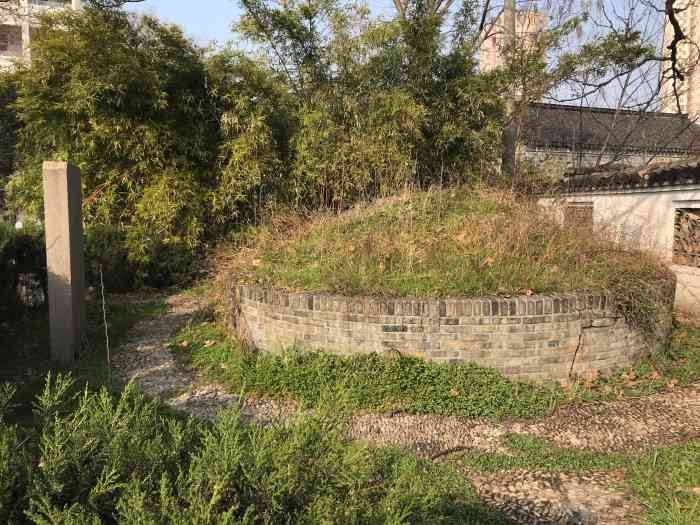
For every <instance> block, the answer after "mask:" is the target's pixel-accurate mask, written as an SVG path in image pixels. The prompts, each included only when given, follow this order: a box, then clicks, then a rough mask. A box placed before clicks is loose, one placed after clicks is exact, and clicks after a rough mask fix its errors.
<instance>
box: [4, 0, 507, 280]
mask: <svg viewBox="0 0 700 525" xmlns="http://www.w3.org/2000/svg"><path fill="white" fill-rule="evenodd" d="M243 7H244V16H243V17H242V19H241V21H240V24H239V25H238V26H237V30H238V32H239V33H240V35H241V36H242V37H243V38H245V39H247V40H248V41H249V43H250V44H251V45H250V48H251V49H255V53H250V54H249V55H246V54H244V53H243V52H238V51H234V50H227V51H222V52H218V53H208V52H206V50H203V49H200V48H197V47H196V46H195V45H194V44H193V43H192V42H190V41H189V40H187V39H186V38H185V37H184V36H183V35H182V32H181V31H180V29H178V28H177V27H174V26H169V25H165V24H162V23H160V22H158V21H157V20H155V19H153V18H150V17H142V18H139V19H130V18H129V16H128V15H127V14H126V13H124V12H122V11H120V10H118V9H116V10H115V9H97V8H91V7H87V8H86V9H84V10H82V11H80V12H71V11H67V12H63V13H56V14H53V15H47V16H45V17H43V18H42V23H41V27H40V28H39V30H37V32H36V37H35V38H34V40H33V44H32V65H31V67H26V68H20V69H18V70H17V71H16V72H15V73H12V74H3V75H2V79H0V93H3V94H4V93H8V97H9V98H8V97H5V98H7V100H8V101H10V100H12V99H14V102H13V103H12V104H10V105H9V106H7V105H6V107H7V108H9V109H10V110H11V111H9V112H8V111H7V110H5V109H4V110H3V111H4V113H3V116H2V117H0V118H5V116H7V118H11V117H12V116H13V115H15V114H16V120H17V125H18V127H19V137H18V139H19V144H18V147H17V155H16V156H17V163H16V170H15V175H14V176H13V177H12V179H11V180H10V182H9V183H8V184H7V197H8V204H9V207H10V209H12V210H20V209H21V210H24V211H25V212H29V213H33V214H34V215H35V216H38V217H40V216H41V213H40V210H41V205H42V195H41V191H40V190H41V184H40V169H41V162H42V161H43V160H45V159H59V160H63V159H67V160H70V161H71V162H73V163H74V164H77V165H78V166H79V167H80V168H81V170H82V174H83V181H84V182H83V184H84V193H85V202H84V215H85V221H86V230H87V234H88V238H91V239H94V240H95V245H96V246H97V247H103V246H105V245H107V244H108V245H109V247H110V249H109V250H102V251H101V250H99V248H96V250H95V251H96V253H98V254H99V257H98V258H99V259H100V262H101V263H102V264H103V265H105V267H106V268H107V269H108V272H107V273H108V274H110V275H111V274H112V270H115V272H122V273H123V269H124V268H128V269H129V273H131V274H133V275H134V278H133V279H132V280H131V281H132V282H129V279H126V278H125V277H123V276H122V277H120V278H119V279H117V283H116V284H117V285H118V286H119V287H128V286H131V285H133V284H144V283H145V284H149V285H157V286H160V285H163V284H168V283H172V282H175V281H180V280H182V278H183V277H184V276H186V275H188V274H189V273H190V272H191V271H192V266H193V259H194V257H195V256H196V255H197V254H198V253H201V251H202V250H203V249H204V248H205V247H206V245H207V243H208V242H210V241H211V240H212V239H216V238H217V237H218V235H220V234H221V233H223V232H226V231H229V230H230V229H232V228H236V227H238V226H239V225H241V224H245V223H248V222H255V221H256V220H257V219H258V218H259V216H260V214H261V213H262V212H263V210H265V209H267V208H269V207H270V206H274V203H275V202H278V203H283V204H285V205H292V206H295V207H302V208H305V207H314V208H315V207H319V206H322V207H326V206H327V207H332V208H336V209H342V208H344V207H347V206H348V205H350V204H352V203H353V202H355V201H357V200H358V199H366V198H372V197H374V196H378V195H387V194H391V193H393V192H395V191H397V190H398V189H401V188H404V187H406V186H412V185H418V186H421V185H425V184H431V183H444V184H447V183H459V182H465V181H467V180H471V179H473V178H474V177H475V176H476V175H475V173H476V171H477V169H478V171H479V172H481V175H479V177H481V178H483V177H486V176H487V175H488V174H489V173H492V169H491V167H492V165H491V160H493V159H494V158H495V156H494V155H495V153H494V152H495V145H496V144H497V142H498V141H497V136H498V129H499V127H498V121H499V118H500V117H499V115H500V102H499V101H498V98H497V97H496V94H495V93H494V91H493V90H492V89H489V88H488V87H487V85H486V84H485V82H484V79H482V78H481V77H479V76H478V75H477V73H476V69H475V61H474V59H473V50H471V49H467V48H466V47H465V46H464V45H461V44H457V43H455V44H454V45H452V44H450V45H448V42H444V41H442V40H441V39H442V37H441V36H440V27H441V26H442V24H443V21H441V20H435V21H433V22H431V23H432V24H433V25H434V26H435V27H433V29H432V33H431V34H430V35H426V38H428V39H429V40H430V42H431V44H430V45H429V48H428V49H425V50H423V51H421V52H424V53H428V54H427V55H426V56H425V57H424V58H425V59H426V60H427V62H425V63H424V64H423V66H421V67H424V68H425V67H427V68H428V69H427V70H426V71H427V72H428V73H429V74H425V75H422V77H421V78H423V81H421V83H420V85H419V84H417V83H416V78H417V77H416V76H415V75H414V73H415V71H414V70H415V67H417V66H416V65H415V64H412V63H407V62H405V61H404V60H403V59H402V57H405V56H406V55H408V54H411V53H414V52H417V51H416V50H415V49H413V48H414V47H415V45H417V44H416V43H415V42H413V41H412V40H411V39H410V38H408V37H407V35H408V34H409V33H410V31H411V27H413V26H412V25H411V24H413V23H414V22H411V23H409V22H406V23H407V24H408V25H405V24H404V25H402V24H399V23H398V22H396V21H392V22H387V21H381V20H376V19H373V18H372V17H370V15H369V12H368V10H367V9H366V8H365V7H363V6H360V5H355V4H353V3H338V2H328V1H325V0H313V1H311V2H305V3H304V4H298V5H297V4H296V3H293V2H291V3H288V4H285V6H284V7H281V6H277V5H276V4H275V5H273V4H271V3H266V2H262V1H257V0H256V1H248V0H246V1H245V2H243ZM418 23H419V21H418V20H416V21H415V24H418ZM420 23H422V22H420ZM459 31H462V32H464V31H468V28H467V27H466V26H465V27H463V28H461V29H460V30H459ZM455 42H456V41H455ZM425 43H426V42H425V41H422V42H421V45H423V44H425ZM438 43H440V44H439V45H438ZM105 49H109V53H105V52H104V50H105ZM261 57H267V58H261ZM272 57H274V58H272ZM426 79H430V80H429V81H428V80H426ZM55 86H62V88H61V89H60V90H56V89H55ZM0 96H3V97H4V95H0ZM6 114H7V115H6ZM455 114H459V115H460V117H461V118H462V119H463V124H462V125H459V126H455V125H454V116H455Z"/></svg>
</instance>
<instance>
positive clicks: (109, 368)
mask: <svg viewBox="0 0 700 525" xmlns="http://www.w3.org/2000/svg"><path fill="white" fill-rule="evenodd" d="M100 287H101V289H102V322H103V324H104V327H105V344H106V345H107V386H108V387H109V388H110V390H111V388H112V362H111V358H110V353H109V330H107V304H106V302H105V283H104V280H103V279H102V265H101V264H100Z"/></svg>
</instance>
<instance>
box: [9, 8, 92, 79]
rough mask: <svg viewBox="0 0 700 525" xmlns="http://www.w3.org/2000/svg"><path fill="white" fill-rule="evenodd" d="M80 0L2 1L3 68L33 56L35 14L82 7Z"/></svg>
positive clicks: (28, 59)
mask: <svg viewBox="0 0 700 525" xmlns="http://www.w3.org/2000/svg"><path fill="white" fill-rule="evenodd" d="M80 7H81V0H66V1H61V0H9V1H6V2H0V70H2V69H8V68H12V67H13V66H14V64H15V62H17V61H22V60H26V61H30V60H31V43H32V35H33V33H34V27H35V25H36V17H37V15H38V14H41V13H43V12H45V11H47V10H53V9H67V8H68V9H80Z"/></svg>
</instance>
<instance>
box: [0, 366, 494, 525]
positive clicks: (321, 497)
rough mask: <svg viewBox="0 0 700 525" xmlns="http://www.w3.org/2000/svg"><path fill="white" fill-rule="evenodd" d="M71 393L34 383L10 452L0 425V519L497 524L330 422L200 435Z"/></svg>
mask: <svg viewBox="0 0 700 525" xmlns="http://www.w3.org/2000/svg"><path fill="white" fill-rule="evenodd" d="M71 391H72V385H71V382H70V380H68V379H66V378H63V377H61V376H58V377H57V378H55V379H52V378H51V377H49V378H48V379H47V383H46V387H45V390H44V392H43V394H42V395H41V396H40V397H39V398H38V399H37V402H36V408H35V417H36V420H37V421H36V423H37V428H36V430H35V431H34V430H29V431H27V436H26V437H25V441H24V442H22V447H21V449H19V451H18V452H19V453H15V449H17V448H18V447H17V445H18V439H17V435H18V432H19V430H18V429H17V428H12V427H9V426H7V425H5V424H4V423H2V420H0V458H2V459H3V460H5V459H7V460H10V461H9V462H7V461H3V462H2V464H0V521H2V522H3V523H9V524H20V523H25V522H29V523H36V524H41V525H44V524H49V523H52V524H57V523H62V524H71V525H73V524H75V525H77V524H97V523H120V524H134V525H135V524H144V523H149V524H165V523H172V524H182V525H185V524H192V525H195V524H196V525H206V524H211V525H215V524H216V525H219V524H227V523H230V524H234V523H235V524H244V523H245V524H258V523H259V524H275V523H286V524H293V523H299V524H302V523H303V524H321V523H338V524H343V523H345V524H352V523H358V524H359V523H363V524H373V523H375V524H385V523H392V524H400V523H426V524H428V523H431V524H432V523H455V524H457V523H500V522H501V521H500V519H499V517H498V516H497V515H494V514H492V513H490V512H489V511H487V510H485V509H484V508H483V507H482V506H481V505H480V504H478V503H477V501H476V499H475V498H474V496H473V495H472V494H471V492H470V489H469V487H468V485H467V484H466V483H465V481H464V480H462V479H461V478H460V477H458V476H457V475H456V474H455V473H453V472H452V471H450V470H446V469H443V468H440V467H436V466H433V465H431V464H429V463H427V462H422V461H418V460H416V459H413V458H410V457H406V456H404V455H402V454H400V453H398V452H396V451H392V450H372V449H370V448H368V447H366V446H363V445H359V444H354V443H351V442H349V441H348V440H347V439H346V438H345V437H344V435H343V433H344V427H343V424H342V423H341V422H340V420H339V419H338V418H337V417H331V416H328V415H323V414H319V415H316V416H313V417H308V416H307V417H305V418H303V419H299V420H297V421H294V422H292V423H291V424H289V425H284V426H271V427H266V428H261V427H257V426H245V425H243V424H241V421H240V419H239V415H238V413H237V412H236V411H231V412H228V413H226V414H224V415H223V416H222V417H221V418H220V419H219V420H218V421H217V422H216V423H215V424H213V425H208V424H204V423H201V422H196V421H195V420H193V419H187V420H183V419H179V418H176V417H174V416H166V415H164V414H163V413H162V412H160V411H159V409H158V407H157V406H156V404H155V403H154V402H149V401H147V400H146V399H144V398H143V397H142V396H141V395H140V394H138V393H137V392H136V391H135V390H134V389H133V388H131V387H128V388H127V389H126V390H125V391H124V393H123V394H122V395H121V397H120V398H119V399H117V400H114V399H112V398H111V397H110V395H109V394H108V393H107V392H106V391H104V390H103V391H101V392H98V393H91V392H88V391H85V392H83V393H79V394H78V395H75V394H71ZM5 398H7V395H5ZM0 399H2V398H0ZM0 409H2V406H1V405H0ZM8 501H9V502H11V503H10V504H9V505H8V504H7V503H6V502H8ZM22 512H23V513H24V519H23V517H22V514H21V513H22Z"/></svg>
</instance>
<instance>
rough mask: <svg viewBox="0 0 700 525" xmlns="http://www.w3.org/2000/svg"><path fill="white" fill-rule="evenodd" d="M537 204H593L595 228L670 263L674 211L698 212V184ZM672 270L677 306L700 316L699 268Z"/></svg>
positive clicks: (567, 197) (562, 198)
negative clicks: (688, 209)
mask: <svg viewBox="0 0 700 525" xmlns="http://www.w3.org/2000/svg"><path fill="white" fill-rule="evenodd" d="M540 203H541V204H542V205H544V206H548V207H551V206H555V207H556V206H559V205H562V204H564V203H592V204H593V222H594V226H595V227H596V228H599V229H601V230H603V231H604V232H605V233H606V234H607V235H610V236H611V237H612V238H614V239H616V240H619V241H622V242H623V243H624V244H626V245H628V246H630V247H634V248H641V249H644V250H650V251H652V252H654V253H656V254H657V255H659V256H660V257H662V258H663V259H664V260H665V261H666V262H667V263H669V264H671V259H672V256H673V234H674V221H675V212H676V209H677V208H697V209H700V185H687V186H673V187H667V188H655V189H643V190H623V191H606V192H591V193H575V194H567V195H562V196H560V197H557V198H546V199H541V200H540ZM559 216H560V217H561V216H562V215H561V214H560V215H559ZM671 269H672V270H673V271H674V273H675V274H676V276H677V278H678V285H677V287H676V307H677V308H678V309H679V310H682V311H684V312H688V313H692V314H694V315H699V316H700V268H693V267H688V266H678V265H671Z"/></svg>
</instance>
